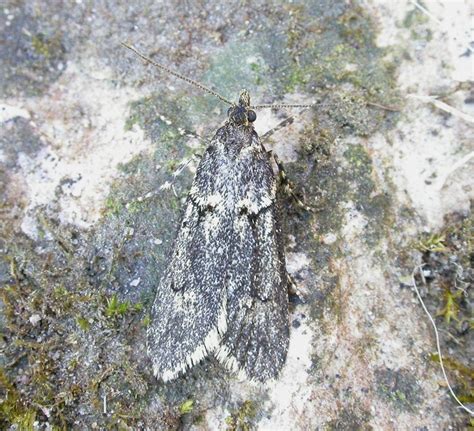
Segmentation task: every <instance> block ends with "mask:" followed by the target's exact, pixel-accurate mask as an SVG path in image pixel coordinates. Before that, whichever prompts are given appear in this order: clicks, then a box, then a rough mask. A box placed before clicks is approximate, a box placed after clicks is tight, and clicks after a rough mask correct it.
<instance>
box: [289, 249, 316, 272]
mask: <svg viewBox="0 0 474 431" xmlns="http://www.w3.org/2000/svg"><path fill="white" fill-rule="evenodd" d="M310 265H311V261H310V259H309V257H308V256H307V255H306V254H305V253H294V252H293V253H287V254H286V270H287V271H288V272H289V273H290V274H296V273H297V272H299V271H301V270H302V269H303V268H307V267H308V266H310Z"/></svg>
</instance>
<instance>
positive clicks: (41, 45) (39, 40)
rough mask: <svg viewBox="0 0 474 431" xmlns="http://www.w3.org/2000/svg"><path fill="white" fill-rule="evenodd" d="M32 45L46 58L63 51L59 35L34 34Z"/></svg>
mask: <svg viewBox="0 0 474 431" xmlns="http://www.w3.org/2000/svg"><path fill="white" fill-rule="evenodd" d="M31 45H32V46H33V49H34V50H35V52H36V53H37V54H39V55H41V56H43V57H45V58H52V57H56V56H57V55H58V54H59V53H62V51H63V48H62V44H61V39H60V38H59V37H51V38H48V37H46V36H45V35H44V34H43V33H38V34H36V35H34V36H33V37H32V38H31Z"/></svg>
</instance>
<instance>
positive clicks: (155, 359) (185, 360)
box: [123, 44, 311, 382]
mask: <svg viewBox="0 0 474 431" xmlns="http://www.w3.org/2000/svg"><path fill="white" fill-rule="evenodd" d="M123 45H124V46H125V47H127V48H129V49H131V50H132V51H134V52H135V53H136V54H138V55H139V56H140V57H141V58H142V59H144V60H145V61H146V62H148V63H151V64H153V65H155V66H157V67H158V68H160V69H162V70H165V71H166V72H168V73H171V74H172V75H174V76H176V77H178V78H181V79H184V80H185V81H187V82H189V83H191V84H194V85H197V86H198V87H199V88H201V89H203V90H205V91H207V92H209V93H211V94H213V95H215V96H216V97H218V98H219V99H221V100H222V101H224V102H226V103H228V104H230V108H229V110H228V117H227V120H226V122H225V123H224V125H223V126H222V127H221V128H219V129H218V130H217V132H216V134H215V136H214V137H213V139H212V140H211V143H210V145H209V146H208V147H207V149H206V151H205V153H204V155H203V156H202V158H201V161H200V163H199V166H198V168H197V171H196V176H195V178H194V180H193V184H192V186H191V190H190V192H189V195H188V196H187V199H186V204H185V209H184V215H183V218H182V221H181V225H180V227H179V230H178V234H177V237H176V240H175V243H174V247H173V252H172V254H171V258H170V261H169V263H168V266H167V268H166V270H165V272H164V275H163V276H162V278H161V281H160V284H159V286H158V288H157V291H156V296H155V300H154V303H153V306H152V311H151V323H150V325H149V327H148V332H147V347H148V355H149V357H150V359H151V362H152V364H153V373H154V374H155V376H156V377H158V378H161V379H163V380H164V381H168V380H172V379H174V378H176V377H178V376H179V375H180V374H182V373H184V372H185V371H186V370H188V369H189V368H190V367H192V366H193V365H195V364H197V363H198V362H200V361H201V360H202V359H204V358H206V357H208V356H209V355H214V356H215V357H216V358H217V360H218V361H219V362H220V363H221V364H223V365H224V366H225V367H226V368H227V369H230V370H232V371H236V372H238V373H239V374H240V375H241V377H243V378H247V379H250V380H257V381H261V382H264V381H267V380H270V379H274V378H276V377H277V376H278V375H279V373H280V371H281V369H282V367H283V365H284V363H285V360H286V356H287V351H288V342H289V316H288V283H289V280H288V275H287V271H286V267H285V255H284V241H283V238H282V232H281V227H280V217H279V205H278V196H277V177H276V175H275V174H274V172H273V167H272V163H271V153H270V152H267V151H266V150H265V148H264V147H263V145H262V143H261V141H260V138H259V136H258V135H257V132H256V131H255V130H254V127H253V124H252V123H253V122H254V121H255V120H256V113H255V111H254V110H253V109H256V108H266V107H308V106H311V105H256V106H251V104H250V96H249V93H248V92H247V91H246V90H243V91H242V93H241V94H240V98H239V101H238V103H237V104H234V103H232V102H230V101H228V100H227V99H225V98H224V97H222V96H220V95H219V94H217V93H216V92H214V91H213V90H211V89H209V88H207V87H205V86H203V85H202V84H200V83H197V82H195V81H193V80H191V79H189V78H186V77H183V76H182V75H180V74H178V73H176V72H173V71H171V70H169V69H168V68H167V67H165V66H162V65H160V64H158V63H156V62H154V61H153V60H151V59H149V58H148V57H145V56H144V55H143V54H141V53H140V52H138V51H137V50H136V49H135V48H134V47H132V46H129V45H126V44H123ZM252 108H253V109H252Z"/></svg>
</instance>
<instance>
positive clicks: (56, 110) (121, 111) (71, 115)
mask: <svg viewBox="0 0 474 431" xmlns="http://www.w3.org/2000/svg"><path fill="white" fill-rule="evenodd" d="M101 67H102V69H103V66H101ZM96 68H97V65H95V64H93V62H92V60H91V62H90V63H89V64H85V65H84V64H82V65H81V68H79V67H78V66H77V65H76V64H75V63H69V64H68V68H67V70H66V71H65V72H64V74H63V75H62V76H61V77H60V79H59V80H58V81H57V82H55V83H54V84H53V85H52V87H51V88H50V90H49V93H48V94H46V95H44V96H43V97H41V98H31V99H27V100H25V102H24V105H25V109H23V108H21V109H20V110H12V109H11V110H10V111H9V114H8V115H10V116H11V115H12V114H13V113H15V114H18V113H20V114H22V115H23V116H25V117H27V118H28V116H29V114H28V112H35V113H36V114H35V115H36V117H35V122H36V124H37V129H38V133H39V134H40V135H42V136H43V137H45V138H46V139H45V142H46V143H47V144H49V145H48V146H47V147H45V148H43V149H42V150H41V151H40V152H39V153H38V155H37V156H36V158H35V159H30V158H27V157H22V158H20V165H21V167H22V171H23V175H22V176H23V178H24V180H25V182H26V190H25V194H26V195H27V199H28V205H27V207H26V209H25V219H24V220H23V223H22V228H23V230H24V232H25V233H26V234H28V235H31V236H33V237H36V235H37V230H36V226H35V225H36V222H35V220H34V217H33V216H32V214H33V213H34V209H35V207H37V206H38V205H48V204H49V203H50V202H52V201H54V200H55V199H56V191H57V187H58V186H59V185H60V183H61V181H63V182H64V180H65V179H68V180H71V183H70V184H69V185H66V186H63V187H61V191H62V192H63V193H60V194H59V196H58V197H57V199H58V201H59V218H60V220H61V221H62V222H63V223H72V224H76V225H77V226H80V227H88V226H90V225H91V224H93V223H94V222H95V221H96V220H97V219H98V218H99V217H100V215H101V209H102V207H103V201H104V199H105V197H106V196H107V193H108V189H109V184H110V183H111V181H112V180H113V179H114V178H115V177H116V175H117V165H118V164H119V163H127V162H128V161H130V160H131V159H132V158H133V157H134V156H135V155H136V154H138V153H140V152H141V151H143V150H146V149H147V148H149V145H150V143H149V142H148V141H147V140H146V139H145V138H144V134H143V131H142V130H140V129H138V128H137V127H135V128H134V129H133V130H130V131H124V125H125V121H126V119H127V118H128V115H129V103H130V101H131V100H133V99H138V98H139V97H140V95H139V94H138V93H137V92H136V91H135V90H132V89H130V88H117V87H116V86H115V84H114V83H113V82H112V78H113V75H112V71H110V70H108V69H103V70H102V75H103V76H104V78H103V79H96V78H94V77H91V73H92V71H94V70H95V69H96ZM11 104H13V105H19V102H15V103H13V102H11Z"/></svg>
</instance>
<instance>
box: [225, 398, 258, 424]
mask: <svg viewBox="0 0 474 431" xmlns="http://www.w3.org/2000/svg"><path fill="white" fill-rule="evenodd" d="M256 415H257V411H256V407H255V403H253V402H252V401H249V400H247V401H244V402H243V403H242V405H241V406H240V407H239V409H237V410H236V411H234V412H232V413H231V415H230V416H228V417H227V418H226V424H227V431H250V430H252V429H254V426H253V423H252V422H253V419H254V418H255V416H256Z"/></svg>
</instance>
